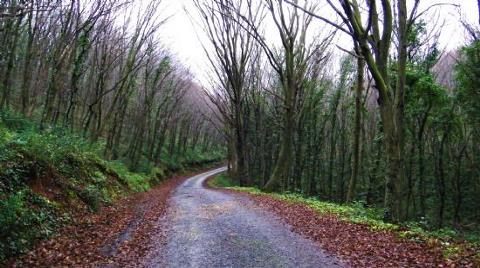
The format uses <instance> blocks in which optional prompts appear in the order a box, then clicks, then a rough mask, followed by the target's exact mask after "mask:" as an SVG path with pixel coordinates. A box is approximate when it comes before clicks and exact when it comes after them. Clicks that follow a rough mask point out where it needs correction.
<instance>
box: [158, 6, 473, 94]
mask: <svg viewBox="0 0 480 268" xmlns="http://www.w3.org/2000/svg"><path fill="white" fill-rule="evenodd" d="M422 2H423V5H424V7H425V6H428V5H431V4H434V3H453V4H458V5H460V6H461V12H462V13H463V15H464V16H465V17H466V18H467V19H468V20H469V21H471V22H476V21H478V11H477V10H478V9H477V0H422ZM162 6H163V8H162V11H161V13H160V15H161V16H166V15H171V16H172V17H171V18H170V20H169V21H168V22H167V23H166V24H165V25H163V26H162V27H163V29H161V30H160V33H161V38H162V40H163V42H164V43H165V45H166V46H167V47H168V48H169V49H170V50H171V52H173V53H174V54H175V55H177V57H178V58H179V59H180V60H181V61H182V62H183V63H184V64H185V65H186V66H187V67H189V68H190V69H191V71H192V72H193V74H194V75H195V76H196V77H197V78H198V80H199V81H200V82H201V83H202V84H205V83H206V81H205V80H207V79H208V78H206V77H207V76H206V72H208V70H209V62H208V60H207V58H206V56H205V52H204V51H203V48H202V45H201V44H202V43H201V42H205V41H206V40H205V38H204V35H203V33H202V31H201V28H200V27H199V26H198V25H195V24H197V23H198V22H199V19H198V17H196V12H195V10H194V7H193V3H192V0H163V3H162ZM185 9H187V10H190V12H189V13H190V14H192V17H190V16H189V15H187V12H185ZM430 16H431V17H435V18H437V17H438V18H440V20H441V21H445V25H444V26H443V27H442V31H441V37H440V46H441V47H443V48H446V49H454V48H456V47H459V46H461V45H462V44H464V43H465V31H464V30H463V28H462V26H461V24H460V22H459V16H458V11H457V10H456V9H455V8H453V7H447V6H443V7H441V8H437V9H436V10H435V11H434V12H430ZM192 19H193V20H194V22H193V23H192ZM195 21H196V22H195ZM267 32H271V33H275V29H272V31H267ZM339 40H340V41H339V42H342V40H343V42H345V40H346V39H342V38H340V39H339ZM347 42H348V41H347ZM205 86H207V85H205Z"/></svg>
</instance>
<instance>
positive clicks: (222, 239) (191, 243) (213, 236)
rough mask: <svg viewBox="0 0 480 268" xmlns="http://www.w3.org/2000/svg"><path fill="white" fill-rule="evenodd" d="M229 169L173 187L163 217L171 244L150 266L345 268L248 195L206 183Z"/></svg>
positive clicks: (149, 259)
mask: <svg viewBox="0 0 480 268" xmlns="http://www.w3.org/2000/svg"><path fill="white" fill-rule="evenodd" d="M225 170H226V168H219V169H216V170H213V171H210V172H207V173H203V174H200V175H197V176H194V177H191V178H189V179H187V180H186V181H185V182H184V183H183V184H182V185H180V186H179V187H178V188H177V189H176V190H175V191H174V193H173V194H172V197H171V199H170V207H169V209H168V211H167V215H166V216H165V217H166V219H163V220H164V221H165V220H166V222H167V224H165V225H168V226H167V228H168V229H167V230H166V231H167V234H168V235H167V244H166V245H165V246H163V247H162V248H158V249H157V250H153V251H152V252H150V253H149V254H148V255H147V258H146V260H145V261H146V262H145V263H144V265H145V266H146V267H175V268H177V267H242V268H244V267H342V265H341V263H340V262H339V261H338V260H336V259H335V258H334V257H332V256H329V255H328V254H327V253H325V252H324V251H323V250H322V249H321V248H320V247H318V246H317V245H316V244H314V243H313V242H312V241H310V240H308V239H306V238H304V237H302V236H300V235H298V234H295V233H293V232H292V231H290V230H289V228H288V226H285V225H284V224H283V223H282V222H281V221H280V220H279V219H278V218H277V217H276V216H275V215H273V214H271V213H269V212H267V211H263V210H262V209H260V208H258V207H255V206H254V205H253V203H252V202H251V201H249V200H248V198H247V197H245V196H241V195H235V194H229V193H226V192H222V191H216V190H212V189H207V188H205V187H204V186H203V183H204V181H205V180H206V179H207V178H208V177H210V176H212V175H215V174H217V173H220V172H223V171H225Z"/></svg>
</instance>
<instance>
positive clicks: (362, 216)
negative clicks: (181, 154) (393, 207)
mask: <svg viewBox="0 0 480 268" xmlns="http://www.w3.org/2000/svg"><path fill="white" fill-rule="evenodd" d="M208 184H209V185H210V186H211V187H218V188H226V189H231V190H235V191H240V192H247V193H250V194H253V195H268V196H271V197H273V198H276V199H278V200H282V201H285V202H293V203H300V204H303V205H306V206H308V207H309V208H312V209H313V210H315V211H316V212H318V213H319V214H320V215H334V216H336V217H338V218H339V219H340V220H343V221H346V222H350V223H355V224H363V225H366V226H368V227H369V228H370V230H372V231H392V232H395V233H396V234H397V235H398V236H399V237H400V238H405V239H410V240H413V241H416V242H427V243H436V244H440V245H441V246H442V248H443V251H444V256H445V257H447V258H448V257H449V256H452V255H456V254H459V253H461V252H462V251H463V250H464V249H465V247H473V248H477V249H478V248H480V235H478V234H475V233H471V234H470V237H468V238H469V239H468V240H465V237H464V236H460V235H459V233H458V232H457V231H455V230H453V229H451V228H443V229H438V230H427V229H425V228H424V227H423V226H422V224H421V223H419V222H408V223H405V224H403V225H398V224H391V223H386V222H384V221H383V220H382V211H381V210H380V209H377V208H368V207H365V205H364V204H363V203H361V202H356V203H353V204H351V205H345V204H336V203H332V202H326V201H322V200H319V199H317V198H314V197H305V196H303V195H300V194H296V193H266V192H263V191H262V190H261V189H259V188H256V187H240V186H236V184H235V182H234V181H233V180H231V179H230V178H229V177H228V175H227V174H226V173H223V174H220V175H217V176H216V177H214V178H212V179H211V180H209V182H208ZM478 258H479V259H480V253H479V254H478Z"/></svg>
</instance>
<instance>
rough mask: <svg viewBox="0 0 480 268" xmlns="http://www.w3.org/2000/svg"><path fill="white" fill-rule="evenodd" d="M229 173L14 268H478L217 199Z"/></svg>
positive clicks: (267, 208) (226, 194)
mask: <svg viewBox="0 0 480 268" xmlns="http://www.w3.org/2000/svg"><path fill="white" fill-rule="evenodd" d="M223 170H224V168H221V169H215V170H211V171H209V172H205V173H202V174H199V175H196V176H193V177H192V175H190V176H177V177H174V178H171V179H170V180H168V181H166V182H164V183H163V184H161V185H159V186H157V187H155V188H153V189H152V190H150V191H148V192H145V193H140V194H136V195H134V196H132V197H130V198H127V199H124V200H123V201H121V202H119V203H118V204H117V205H115V206H111V207H105V208H103V209H102V211H101V213H98V214H89V215H77V216H76V217H75V218H76V219H77V222H76V223H75V224H74V225H72V226H70V227H65V228H64V229H63V230H61V232H60V235H58V236H56V237H54V238H53V239H50V240H46V241H43V242H41V243H39V244H38V245H37V246H36V247H35V249H34V250H32V251H31V252H30V253H28V254H26V255H24V256H23V257H21V258H19V259H17V260H14V261H12V262H11V263H10V265H9V266H11V267H60V266H68V267H349V266H352V267H476V266H475V265H478V263H477V264H475V263H474V262H472V259H469V258H466V259H464V260H462V259H455V260H451V259H448V258H445V256H444V254H443V252H442V249H441V248H440V247H438V246H437V245H436V244H430V243H425V242H414V241H411V240H407V239H402V238H399V237H398V236H397V235H396V234H395V233H394V232H392V231H389V230H372V229H371V228H370V227H369V226H367V225H362V224H355V223H349V222H346V221H343V220H341V219H339V218H338V217H336V216H335V215H322V214H319V213H318V212H317V211H314V210H313V209H312V208H309V207H308V206H306V205H304V204H301V203H298V202H288V201H285V200H280V199H278V198H275V197H272V196H270V195H267V194H252V193H248V192H239V191H235V190H230V189H212V188H211V187H209V185H207V183H205V182H206V181H207V179H208V178H209V177H212V176H213V175H215V174H217V173H219V172H221V171H223Z"/></svg>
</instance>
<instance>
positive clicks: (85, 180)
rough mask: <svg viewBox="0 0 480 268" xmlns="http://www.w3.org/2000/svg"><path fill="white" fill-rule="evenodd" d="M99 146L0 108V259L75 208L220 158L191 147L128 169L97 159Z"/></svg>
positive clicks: (90, 208)
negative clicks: (177, 156)
mask: <svg viewBox="0 0 480 268" xmlns="http://www.w3.org/2000/svg"><path fill="white" fill-rule="evenodd" d="M102 150H103V146H102V144H101V143H93V144H92V143H90V142H89V141H87V140H85V139H83V138H82V137H80V136H78V135H75V134H73V133H71V132H70V131H68V130H66V129H62V128H58V129H47V130H40V129H39V128H37V127H36V124H35V123H34V122H32V121H29V120H27V119H24V118H22V117H17V116H15V115H12V114H9V113H5V112H3V113H2V114H1V116H0V261H4V260H6V259H7V258H10V257H12V256H16V255H19V254H21V253H25V252H26V251H27V250H28V249H29V248H31V246H32V245H33V244H34V243H35V242H36V241H38V240H40V239H43V238H46V237H50V236H52V235H53V234H55V230H57V229H58V228H59V227H61V226H65V225H66V224H68V223H69V222H71V221H72V219H73V218H74V215H76V214H82V213H85V212H98V211H99V210H100V209H101V207H102V206H105V205H109V204H112V203H114V202H115V200H117V199H118V198H120V197H123V196H127V195H129V194H130V193H133V192H140V191H145V190H147V189H149V188H150V187H151V186H153V185H156V184H158V183H159V182H161V181H163V180H164V179H165V178H167V177H168V176H170V175H171V174H172V173H173V172H177V171H182V170H184V169H186V168H188V167H190V166H192V165H196V166H201V165H204V164H209V163H212V162H215V161H219V160H221V159H222V154H221V153H218V152H216V153H203V154H202V153H200V152H192V153H191V154H189V155H191V157H187V158H185V159H183V161H178V162H176V163H174V164H168V163H169V162H168V161H167V160H166V161H165V163H166V164H162V165H161V166H157V167H153V166H152V165H150V167H149V168H144V170H142V171H139V172H138V173H134V172H130V171H129V169H128V168H127V166H126V164H124V163H123V162H121V161H108V160H105V159H103V158H102V154H101V153H100V152H102Z"/></svg>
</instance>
